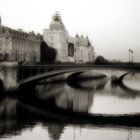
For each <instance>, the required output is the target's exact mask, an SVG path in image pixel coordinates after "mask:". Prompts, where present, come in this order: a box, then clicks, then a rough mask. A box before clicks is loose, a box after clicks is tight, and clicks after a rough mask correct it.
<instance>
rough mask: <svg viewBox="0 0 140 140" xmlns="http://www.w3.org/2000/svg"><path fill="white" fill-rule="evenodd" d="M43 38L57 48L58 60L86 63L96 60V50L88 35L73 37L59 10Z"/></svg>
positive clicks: (45, 30)
mask: <svg viewBox="0 0 140 140" xmlns="http://www.w3.org/2000/svg"><path fill="white" fill-rule="evenodd" d="M43 40H44V41H45V42H46V43H47V44H48V45H49V46H50V47H53V48H55V49H56V51H57V57H56V61H59V62H74V63H86V62H94V60H95V52H94V47H93V46H92V45H91V43H90V41H89V39H88V37H83V35H81V36H79V35H76V36H75V37H71V36H69V34H68V31H67V30H66V29H65V26H64V24H63V22H62V20H61V17H60V15H59V13H58V12H56V13H55V15H54V16H53V18H52V22H51V23H50V27H49V29H44V32H43Z"/></svg>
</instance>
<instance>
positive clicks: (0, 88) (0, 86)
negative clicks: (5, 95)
mask: <svg viewBox="0 0 140 140" xmlns="http://www.w3.org/2000/svg"><path fill="white" fill-rule="evenodd" d="M3 90H4V85H3V81H2V80H1V79H0V93H1V92H3Z"/></svg>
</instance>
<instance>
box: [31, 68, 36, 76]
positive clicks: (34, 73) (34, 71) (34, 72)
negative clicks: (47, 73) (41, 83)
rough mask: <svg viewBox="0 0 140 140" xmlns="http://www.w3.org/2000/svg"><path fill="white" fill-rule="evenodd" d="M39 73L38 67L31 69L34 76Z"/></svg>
mask: <svg viewBox="0 0 140 140" xmlns="http://www.w3.org/2000/svg"><path fill="white" fill-rule="evenodd" d="M37 73H38V72H37V69H35V68H34V69H32V70H31V75H32V76H33V75H36V74H37Z"/></svg>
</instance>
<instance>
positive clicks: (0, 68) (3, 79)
mask: <svg viewBox="0 0 140 140" xmlns="http://www.w3.org/2000/svg"><path fill="white" fill-rule="evenodd" d="M0 83H1V84H0V85H1V87H0V90H2V89H4V90H12V89H15V88H16V87H17V84H18V64H17V63H16V62H1V63H0Z"/></svg>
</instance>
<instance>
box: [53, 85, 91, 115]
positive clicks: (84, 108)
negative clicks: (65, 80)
mask: <svg viewBox="0 0 140 140" xmlns="http://www.w3.org/2000/svg"><path fill="white" fill-rule="evenodd" d="M66 88H67V91H63V92H62V94H60V95H59V96H57V98H55V103H56V105H57V106H58V107H60V108H63V109H67V110H70V111H74V112H84V113H87V112H88V111H89V109H90V107H91V106H92V103H93V96H94V95H93V91H92V92H88V93H85V92H84V91H82V90H75V89H72V88H70V87H66ZM68 88H69V89H68Z"/></svg>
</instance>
